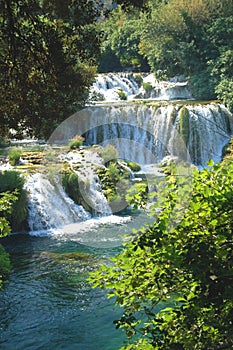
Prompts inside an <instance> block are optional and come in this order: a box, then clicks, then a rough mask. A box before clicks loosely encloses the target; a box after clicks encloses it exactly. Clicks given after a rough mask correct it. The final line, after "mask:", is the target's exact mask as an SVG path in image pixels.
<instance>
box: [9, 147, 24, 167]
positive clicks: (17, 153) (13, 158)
mask: <svg viewBox="0 0 233 350" xmlns="http://www.w3.org/2000/svg"><path fill="white" fill-rule="evenodd" d="M21 155H22V150H21V149H20V148H19V147H12V148H11V149H10V151H9V154H8V158H9V163H10V165H12V166H15V165H17V164H18V163H19V160H20V157H21Z"/></svg>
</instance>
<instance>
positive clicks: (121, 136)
mask: <svg viewBox="0 0 233 350" xmlns="http://www.w3.org/2000/svg"><path fill="white" fill-rule="evenodd" d="M232 130H233V122H232V115H231V113H230V112H229V111H228V110H227V109H226V108H225V107H224V106H223V105H221V104H219V103H207V104H198V103H192V104H190V103H159V102H157V103H154V104H153V103H151V104H133V103H130V104H129V103H128V104H127V103H125V104H118V105H114V104H112V105H105V106H94V107H89V108H86V109H84V110H82V111H81V112H78V113H76V114H74V115H73V116H71V117H70V118H68V119H67V120H66V121H65V122H63V123H62V124H61V125H60V127H58V128H57V130H56V131H55V132H54V133H53V135H52V136H51V138H50V140H49V142H51V143H67V142H68V140H69V139H70V138H72V137H74V136H75V135H84V137H85V139H86V144H88V145H93V144H100V145H103V146H104V145H106V144H113V145H114V146H115V147H116V148H117V149H118V152H119V155H120V157H121V158H122V159H126V160H132V161H135V162H138V163H140V164H142V165H143V164H150V163H159V162H160V161H162V159H163V158H164V157H166V156H177V157H180V158H182V159H183V160H185V161H188V162H191V163H193V164H195V165H197V166H199V167H204V166H206V162H207V161H208V160H209V159H213V160H214V161H219V160H220V159H221V156H222V148H223V146H224V145H225V144H226V143H227V142H228V141H229V139H230V135H231V133H232Z"/></svg>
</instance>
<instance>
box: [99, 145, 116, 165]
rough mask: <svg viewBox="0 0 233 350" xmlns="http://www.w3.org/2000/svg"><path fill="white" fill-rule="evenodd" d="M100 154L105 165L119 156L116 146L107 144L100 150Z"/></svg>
mask: <svg viewBox="0 0 233 350" xmlns="http://www.w3.org/2000/svg"><path fill="white" fill-rule="evenodd" d="M101 156H102V158H103V160H104V163H106V165H107V164H108V163H109V162H110V161H112V160H116V159H118V158H119V154H118V151H117V149H116V147H114V146H113V145H107V146H106V147H105V148H104V149H103V150H102V152H101Z"/></svg>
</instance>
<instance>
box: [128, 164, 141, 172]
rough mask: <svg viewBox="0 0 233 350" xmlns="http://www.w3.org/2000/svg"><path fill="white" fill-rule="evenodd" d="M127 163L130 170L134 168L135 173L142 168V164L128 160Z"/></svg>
mask: <svg viewBox="0 0 233 350" xmlns="http://www.w3.org/2000/svg"><path fill="white" fill-rule="evenodd" d="M127 165H128V167H129V168H130V170H132V171H133V172H134V173H136V172H137V171H140V170H141V166H140V165H139V164H137V163H134V162H127Z"/></svg>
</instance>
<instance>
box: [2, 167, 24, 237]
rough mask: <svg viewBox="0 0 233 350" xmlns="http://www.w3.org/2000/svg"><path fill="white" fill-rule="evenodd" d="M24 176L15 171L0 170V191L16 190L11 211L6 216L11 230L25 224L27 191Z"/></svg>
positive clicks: (21, 227)
mask: <svg viewBox="0 0 233 350" xmlns="http://www.w3.org/2000/svg"><path fill="white" fill-rule="evenodd" d="M24 182H25V180H24V178H23V177H22V176H21V175H20V173H18V172H17V171H5V172H0V193H3V192H7V191H9V192H10V193H13V192H15V191H17V200H16V201H14V203H13V204H12V212H11V213H9V214H8V215H7V216H6V219H7V220H8V221H9V222H10V226H11V229H12V230H13V231H19V230H21V229H24V228H25V227H26V226H27V223H26V219H27V192H26V191H25V190H24Z"/></svg>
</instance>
